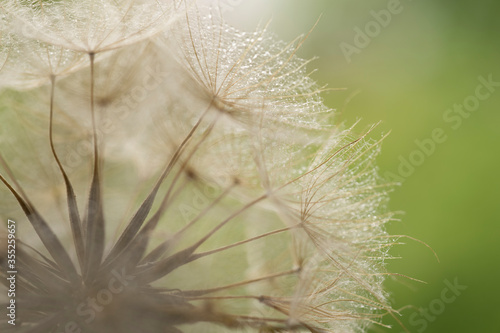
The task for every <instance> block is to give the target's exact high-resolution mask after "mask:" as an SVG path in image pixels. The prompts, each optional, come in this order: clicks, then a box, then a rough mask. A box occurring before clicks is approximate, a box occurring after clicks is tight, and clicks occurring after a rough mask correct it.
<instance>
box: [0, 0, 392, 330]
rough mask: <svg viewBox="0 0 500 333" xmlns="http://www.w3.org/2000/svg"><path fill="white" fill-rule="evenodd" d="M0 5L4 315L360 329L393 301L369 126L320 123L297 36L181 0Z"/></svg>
mask: <svg viewBox="0 0 500 333" xmlns="http://www.w3.org/2000/svg"><path fill="white" fill-rule="evenodd" d="M0 8H1V9H2V15H3V16H2V21H1V23H2V26H1V28H2V31H1V36H0V37H1V39H0V41H1V42H2V46H5V47H3V48H2V52H1V53H0V56H1V57H0V65H1V66H2V67H1V68H2V70H1V72H0V80H1V81H0V87H4V89H3V90H2V91H1V92H0V93H1V95H0V96H1V98H2V99H1V100H2V103H1V106H2V111H1V113H0V117H2V124H8V126H7V127H6V128H5V131H6V132H5V133H7V136H8V137H15V138H16V139H15V141H9V140H5V141H4V142H3V143H2V154H1V156H0V162H1V165H2V170H3V171H2V173H1V174H0V180H1V182H2V183H3V185H4V187H5V190H4V192H3V193H2V194H1V195H2V196H4V197H5V201H3V203H2V214H1V215H2V218H5V219H7V218H11V219H16V221H17V223H18V224H19V225H20V228H19V231H18V239H19V242H18V247H17V253H16V265H17V269H18V275H17V277H18V281H17V286H16V299H15V300H16V309H17V310H16V311H17V312H16V317H15V323H16V326H13V325H12V323H13V322H12V318H9V317H6V316H4V317H2V318H0V327H2V329H5V330H6V331H8V332H10V331H12V332H13V331H15V330H19V331H21V332H40V333H42V332H93V333H99V332H103V333H104V332H114V331H121V332H311V333H318V332H361V331H364V330H365V329H367V328H368V327H369V326H370V325H372V324H378V325H383V324H382V323H381V318H382V317H383V316H385V315H391V316H394V315H395V311H394V310H392V309H391V307H390V306H389V304H388V303H387V300H386V298H387V295H386V292H385V291H384V289H383V287H382V283H383V280H384V276H385V275H386V274H387V273H386V272H385V271H384V262H385V260H386V259H389V258H390V256H389V254H388V249H389V247H390V245H391V243H392V242H394V240H393V238H392V237H390V236H389V235H387V234H386V232H385V230H384V224H385V223H386V222H387V221H389V220H391V218H392V215H391V214H390V213H388V212H386V210H385V204H386V199H387V193H388V191H389V188H388V187H387V185H385V184H383V183H381V182H380V181H379V178H378V175H377V168H376V167H375V166H374V159H375V157H376V155H377V153H378V151H379V146H380V140H379V141H375V140H371V139H369V138H368V136H369V134H370V132H371V130H367V131H366V132H365V133H364V134H362V135H360V136H356V135H355V134H354V129H353V128H344V126H343V125H341V124H338V125H332V124H333V123H334V120H335V119H334V116H335V112H334V111H333V110H330V109H328V108H327V107H326V106H324V104H323V103H322V100H321V97H320V94H321V92H322V91H324V90H325V88H324V87H318V86H317V85H316V84H315V83H314V81H313V80H312V79H311V78H310V77H309V76H308V73H307V71H306V66H307V65H308V64H309V61H306V60H302V59H300V58H299V57H298V56H297V52H298V50H299V48H300V46H301V45H302V42H303V40H304V37H300V38H298V39H296V40H295V41H293V42H291V43H283V42H279V41H277V40H276V38H275V37H274V36H273V35H272V34H270V33H269V32H268V31H267V28H266V27H264V28H262V29H258V30H257V31H255V32H252V33H245V32H240V31H238V30H237V29H235V28H233V27H230V26H229V25H228V24H227V23H225V22H224V20H223V19H222V18H221V17H220V15H219V14H217V11H215V10H213V9H207V8H205V7H198V6H196V5H195V4H192V3H190V2H187V3H182V4H180V3H176V2H173V1H147V0H141V1H139V0H137V1H132V0H130V1H107V0H88V1H78V2H76V1H68V2H61V1H32V2H18V1H5V2H3V3H2V5H0ZM173 20H175V25H173V24H172V22H173ZM25 24H29V27H31V28H30V31H34V33H33V34H29V35H26V33H23V31H26V26H25ZM23 27H24V28H23ZM23 29H24V30H23ZM35 32H36V33H35ZM4 50H5V51H4ZM21 53H22V54H27V55H29V56H27V57H22V56H21V55H20V54H21ZM96 55H102V56H99V57H96ZM82 56H83V57H82ZM86 56H88V57H86ZM2 64H3V65H2ZM6 87H9V88H6ZM23 130H25V131H24V132H23ZM22 133H26V135H23V134H22ZM30 145H31V147H32V148H29V147H30ZM25 147H26V149H24V148H25ZM21 148H23V149H22V150H21ZM30 149H31V150H30ZM75 155H77V156H78V157H79V159H78V160H77V161H78V163H76V164H73V163H71V162H72V161H75V160H74V159H72V158H69V156H75ZM70 164H71V165H70ZM14 205H16V207H18V209H17V210H16V209H13V208H12V207H13V206H14ZM28 226H29V228H28ZM5 235H6V234H5V231H0V244H2V249H1V250H0V258H1V259H2V261H1V263H2V271H1V273H0V274H1V275H2V282H3V283H4V284H5V283H6V282H5V281H6V279H5V274H6V272H7V271H8V269H7V261H6V260H5V259H6V253H5V251H4V247H5V244H4V243H5V240H6V236H5ZM5 295H7V293H5V292H3V293H2V296H0V297H5ZM0 300H1V301H2V302H4V303H2V304H3V305H2V306H6V303H5V302H9V300H6V299H0Z"/></svg>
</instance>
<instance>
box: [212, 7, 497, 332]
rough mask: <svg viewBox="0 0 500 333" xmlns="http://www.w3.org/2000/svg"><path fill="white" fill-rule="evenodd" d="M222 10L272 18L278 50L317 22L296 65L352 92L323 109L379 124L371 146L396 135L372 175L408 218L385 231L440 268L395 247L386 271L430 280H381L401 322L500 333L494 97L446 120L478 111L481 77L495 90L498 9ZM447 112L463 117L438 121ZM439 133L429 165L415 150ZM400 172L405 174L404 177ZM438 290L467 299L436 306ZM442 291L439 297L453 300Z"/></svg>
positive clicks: (248, 20) (243, 22) (253, 19)
mask: <svg viewBox="0 0 500 333" xmlns="http://www.w3.org/2000/svg"><path fill="white" fill-rule="evenodd" d="M222 2H223V3H225V4H226V5H228V6H225V7H227V9H228V10H226V12H225V15H226V17H228V18H229V20H233V22H234V23H235V24H236V25H237V26H239V27H242V28H244V29H252V28H253V27H254V26H255V25H256V24H257V23H258V22H259V20H261V19H263V20H264V21H266V20H268V19H272V22H271V27H270V29H271V30H272V31H274V32H276V34H277V35H278V36H279V38H281V39H284V40H291V39H293V38H294V37H295V36H297V35H299V34H301V33H304V32H307V31H309V30H310V28H311V27H312V26H313V25H314V23H315V22H316V20H317V19H318V17H320V15H321V19H320V21H319V23H318V25H317V27H316V28H315V30H314V31H313V33H312V34H311V36H310V37H309V38H308V40H307V41H306V43H305V44H304V47H303V49H302V50H301V52H300V56H302V57H306V58H310V57H313V56H318V57H319V60H317V61H316V62H314V63H313V65H312V66H310V68H312V67H316V68H318V71H317V72H316V73H314V74H313V76H314V78H315V79H317V80H318V81H319V82H320V83H327V84H328V85H329V87H345V88H347V90H346V91H342V92H330V93H329V94H325V99H326V103H327V105H328V106H330V107H332V108H337V109H338V110H339V111H342V114H341V118H342V120H345V121H346V122H347V123H348V124H351V123H353V122H354V121H356V120H357V119H358V118H361V126H360V127H358V128H359V129H360V130H361V129H363V128H364V127H366V126H368V125H369V124H372V123H376V122H378V121H379V120H381V121H382V123H381V125H379V126H378V128H377V131H376V132H375V134H374V135H373V136H374V137H378V136H379V135H380V134H381V133H386V132H388V131H392V132H391V134H390V136H389V137H388V138H387V139H386V140H385V142H384V144H383V150H382V155H381V156H380V158H379V166H380V168H381V173H382V174H384V175H387V176H390V175H392V176H393V177H392V178H394V176H398V177H399V180H400V181H401V182H402V186H400V187H398V188H397V189H396V190H395V191H394V192H393V193H392V198H391V209H393V210H397V211H399V210H401V211H404V212H405V214H404V215H400V218H401V221H400V222H394V223H392V224H391V225H390V227H389V231H390V232H391V233H392V234H404V235H409V236H412V237H415V238H417V239H419V240H422V241H424V242H426V243H428V244H429V245H430V246H431V247H432V248H433V249H434V250H435V251H436V252H437V254H438V255H439V258H440V262H439V263H438V262H437V260H436V259H435V257H434V256H433V254H432V252H431V251H430V250H429V249H427V248H426V247H425V246H423V245H421V244H419V243H418V242H414V241H411V240H405V241H404V242H405V243H406V245H402V246H397V247H395V248H394V249H393V251H392V253H393V255H394V256H401V257H402V259H400V260H393V261H391V262H390V263H389V270H390V271H392V272H398V273H401V274H405V275H408V276H411V277H414V278H417V279H421V280H424V281H426V282H427V284H421V283H417V282H414V281H411V280H407V279H401V278H398V279H394V280H389V281H388V282H387V288H388V289H389V290H390V291H391V295H392V301H393V305H394V307H395V308H400V307H403V306H405V305H412V306H413V307H410V308H406V309H405V310H402V312H401V313H402V315H403V316H402V317H401V318H400V319H401V321H402V323H403V324H404V325H405V326H406V327H407V328H408V329H409V330H410V331H411V332H426V333H437V332H440V333H442V332H454V333H458V332H500V321H499V320H498V317H497V316H498V315H499V314H500V290H499V289H500V287H499V285H498V284H496V283H497V282H499V281H500V265H499V264H500V259H499V255H500V251H499V249H500V246H499V245H498V244H499V239H500V223H499V222H500V219H499V213H498V211H499V207H500V205H499V202H498V201H499V199H500V177H498V174H497V172H498V169H499V167H500V155H499V152H500V149H499V145H500V114H499V112H498V111H499V107H500V87H493V88H492V89H495V90H494V91H493V92H492V93H491V94H490V96H489V97H488V98H486V99H484V100H482V101H479V105H478V106H477V109H476V110H474V111H471V112H470V113H469V112H466V113H464V116H458V115H459V114H458V113H452V112H454V111H447V110H448V109H450V108H453V106H454V104H462V103H464V101H466V102H469V103H474V98H473V97H471V96H474V94H475V91H476V87H477V86H478V85H479V84H480V81H478V78H479V77H480V76H482V77H484V78H485V79H487V78H488V76H490V75H491V77H492V80H493V81H495V82H500V19H499V17H500V2H499V1H498V0H497V1H494V0H490V1H486V0H482V1H465V0H441V1H431V0H413V1H412V0H402V1H379V0H370V1H361V0H315V1H304V0H272V1H269V0H268V1H265V0H243V1H238V0H231V1H229V0H222ZM389 9H392V11H393V13H391V16H390V19H388V18H387V17H384V18H385V21H384V22H383V23H384V25H386V26H385V27H384V26H383V25H382V24H380V23H377V22H378V21H377V20H376V19H375V16H377V14H375V15H374V14H373V12H375V13H378V16H380V15H382V14H380V13H381V11H382V12H383V13H386V14H387V11H388V10H389ZM372 11H373V12H372ZM382 16H383V15H382ZM388 21H389V22H388ZM358 28H359V30H361V31H363V32H364V31H366V30H365V29H366V28H368V29H369V30H368V33H369V35H371V36H369V35H368V36H367V37H368V39H369V43H368V42H367V41H366V39H365V40H362V39H361V37H357V38H358V39H357V40H356V35H357V34H360V33H359V30H357V29H358ZM370 29H371V30H370ZM342 43H345V44H342ZM356 43H357V44H356ZM347 44H349V45H350V47H351V48H350V49H349V50H351V51H353V49H354V47H356V48H357V49H358V50H357V51H356V52H357V53H352V54H351V55H350V57H349V59H347V57H346V55H345V54H346V52H347V51H343V50H342V48H341V46H342V45H343V46H344V47H345V48H349V46H347ZM347 53H348V52H347ZM348 60H350V61H348ZM481 89H484V88H481ZM482 91H483V92H487V90H482ZM476 101H477V100H476ZM471 105H472V106H471V107H470V108H475V107H476V106H474V105H473V104H471ZM452 114H453V116H454V117H459V118H453V121H451V119H449V120H448V121H446V120H445V119H444V118H443V117H445V116H447V115H448V116H451V115H452ZM459 119H461V120H459ZM459 121H461V122H460V123H459ZM452 125H453V126H454V127H455V128H453V127H452ZM436 128H438V129H442V132H443V134H442V136H445V137H446V140H444V142H439V143H435V148H434V151H433V152H432V153H429V151H428V153H429V154H428V155H424V153H423V152H422V148H419V146H418V145H417V144H416V142H415V140H418V141H419V142H426V143H427V146H426V147H427V149H428V150H432V149H431V146H432V144H430V142H429V140H432V132H433V131H434V130H435V129H436ZM440 138H441V139H442V137H440ZM441 141H443V140H441ZM418 151H421V152H418ZM402 161H408V162H402ZM411 161H412V162H411ZM401 163H410V164H409V165H410V166H408V165H406V169H404V170H403V169H401V170H403V172H399V171H401V170H398V169H399V168H400V167H401ZM412 163H413V164H412ZM412 168H413V170H412ZM389 178H390V177H389ZM445 280H448V281H449V282H450V283H452V284H453V283H455V282H456V283H458V284H459V285H465V286H467V289H465V290H462V291H460V295H459V296H458V297H455V298H454V300H453V301H450V302H449V303H446V302H443V299H442V297H443V296H442V292H443V291H444V289H445V288H447V286H446V283H445ZM444 292H445V294H444V297H445V298H446V297H451V296H452V295H453V294H448V293H446V291H444ZM446 300H448V301H449V299H448V298H446ZM419 309H423V310H424V311H427V313H428V314H427V315H426V314H424V313H423V312H419ZM385 322H386V323H387V324H391V325H393V329H392V330H390V329H386V328H380V329H374V330H373V332H398V333H399V332H403V329H402V328H401V327H400V326H398V325H397V323H396V322H395V321H394V320H393V319H391V318H386V320H385Z"/></svg>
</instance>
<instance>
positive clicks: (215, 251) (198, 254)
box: [193, 223, 301, 260]
mask: <svg viewBox="0 0 500 333" xmlns="http://www.w3.org/2000/svg"><path fill="white" fill-rule="evenodd" d="M300 225H301V223H299V224H296V225H294V226H291V227H286V228H282V229H278V230H273V231H270V232H267V233H265V234H262V235H258V236H255V237H252V238H248V239H245V240H242V241H240V242H236V243H233V244H230V245H226V246H223V247H220V248H218V249H215V250H210V251H206V252H201V253H197V254H194V255H193V260H196V259H199V258H202V257H206V256H208V255H211V254H214V253H217V252H222V251H225V250H229V249H232V248H233V247H237V246H239V245H243V244H246V243H250V242H253V241H256V240H259V239H261V238H265V237H267V236H271V235H275V234H279V233H282V232H285V231H289V230H292V229H294V228H297V227H299V226H300Z"/></svg>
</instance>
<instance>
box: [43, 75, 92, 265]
mask: <svg viewBox="0 0 500 333" xmlns="http://www.w3.org/2000/svg"><path fill="white" fill-rule="evenodd" d="M50 83H51V87H50V118H49V142H50V149H51V151H52V155H53V156H54V159H55V160H56V163H57V166H58V167H59V170H60V171H61V174H62V176H63V178H64V183H65V185H66V195H67V203H68V213H69V219H70V224H71V231H72V233H73V239H74V241H75V249H76V254H77V257H78V262H79V264H80V268H83V262H84V256H85V254H84V251H85V247H84V243H83V231H82V225H81V220H80V214H79V213H78V206H77V204H76V198H75V193H74V191H73V187H72V185H71V183H70V181H69V178H68V176H67V174H66V171H65V170H64V167H63V166H62V163H61V161H60V160H59V156H58V155H57V153H56V150H55V147H54V94H55V85H56V77H55V75H51V77H50Z"/></svg>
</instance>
